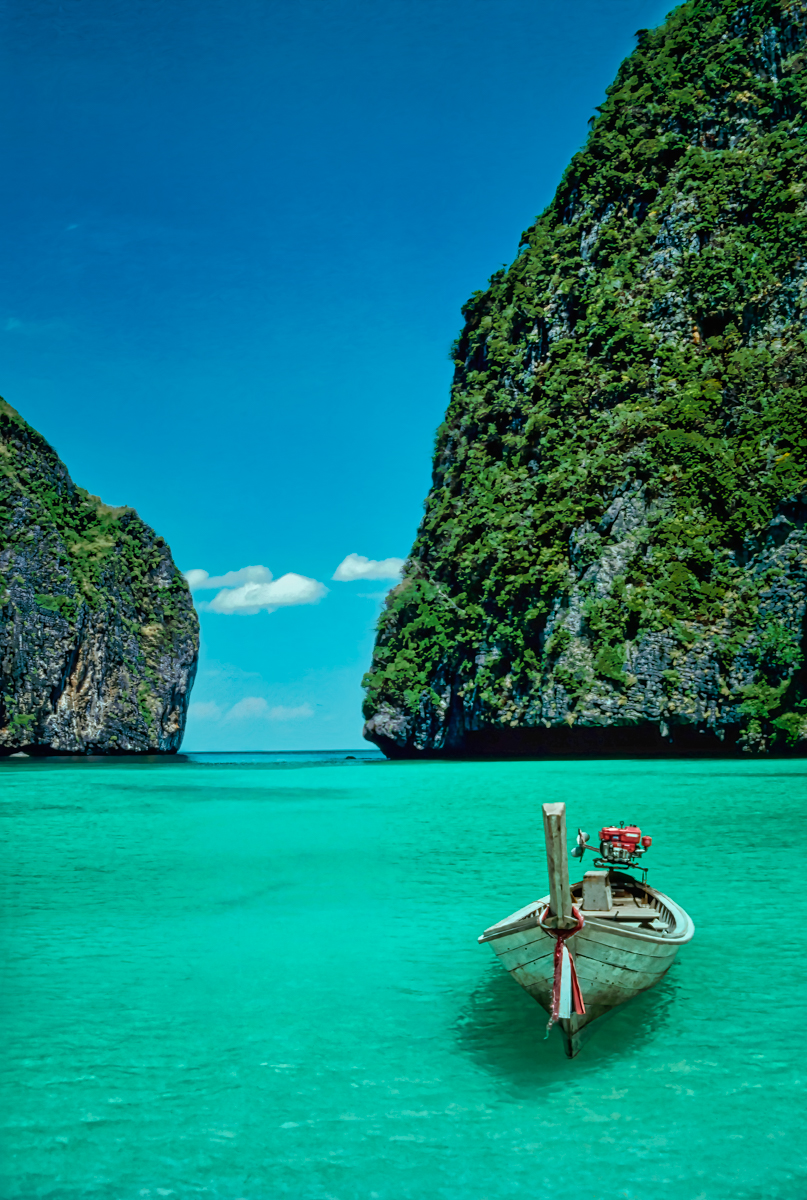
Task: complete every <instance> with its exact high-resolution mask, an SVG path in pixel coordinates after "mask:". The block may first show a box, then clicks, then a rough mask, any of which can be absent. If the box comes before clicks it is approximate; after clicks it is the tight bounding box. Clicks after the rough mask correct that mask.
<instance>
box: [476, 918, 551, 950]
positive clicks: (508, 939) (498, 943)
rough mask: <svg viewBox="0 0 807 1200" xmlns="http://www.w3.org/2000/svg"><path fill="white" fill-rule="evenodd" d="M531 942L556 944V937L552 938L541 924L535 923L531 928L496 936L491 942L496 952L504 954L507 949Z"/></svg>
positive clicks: (492, 948) (491, 946)
mask: <svg viewBox="0 0 807 1200" xmlns="http://www.w3.org/2000/svg"><path fill="white" fill-rule="evenodd" d="M530 942H546V943H547V944H549V945H552V946H554V944H555V942H554V938H551V937H550V936H549V934H548V933H544V931H543V929H541V927H540V926H539V925H533V926H532V928H531V929H520V930H516V931H515V932H514V933H507V934H505V935H504V936H503V937H500V938H496V940H495V941H492V942H490V943H489V945H490V948H491V950H492V951H493V952H494V954H502V953H504V952H505V951H506V950H514V949H515V948H516V946H528V945H529V944H530Z"/></svg>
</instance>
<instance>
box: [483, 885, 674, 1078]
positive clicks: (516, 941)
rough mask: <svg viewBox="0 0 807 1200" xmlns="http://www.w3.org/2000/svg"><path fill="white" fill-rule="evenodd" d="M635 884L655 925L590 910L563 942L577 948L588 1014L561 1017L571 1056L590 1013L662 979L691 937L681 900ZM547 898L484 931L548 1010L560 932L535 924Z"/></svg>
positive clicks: (607, 1008)
mask: <svg viewBox="0 0 807 1200" xmlns="http://www.w3.org/2000/svg"><path fill="white" fill-rule="evenodd" d="M580 886H581V885H579V884H577V885H575V886H574V887H573V888H572V892H573V893H575V892H579V890H580ZM636 886H637V887H641V891H642V892H643V894H644V900H645V902H646V903H648V904H650V905H652V906H653V909H654V910H655V911H656V912H657V914H658V917H657V920H656V921H655V926H656V928H651V927H649V925H648V923H647V922H644V923H640V922H638V921H637V922H629V921H624V922H622V921H616V920H609V919H605V918H599V919H598V918H595V917H591V918H586V924H585V926H584V928H583V929H581V930H580V932H579V933H576V934H575V935H574V936H573V937H571V938H569V939H568V941H567V943H566V944H567V945H568V947H569V949H570V950H571V952H572V954H573V955H574V961H575V966H576V968H577V977H578V979H579V981H580V989H581V992H582V994H583V1001H584V1003H585V1006H586V1012H585V1014H584V1015H583V1016H577V1015H573V1016H572V1017H571V1018H570V1019H568V1020H563V1021H561V1022H560V1025H561V1028H562V1031H563V1034H564V1037H565V1040H566V1053H567V1054H568V1055H569V1057H570V1058H573V1057H574V1055H575V1054H577V1052H578V1051H579V1049H580V1047H581V1046H582V1044H583V1043H584V1042H585V1041H586V1040H587V1039H588V1037H589V1036H590V1032H591V1030H590V1029H588V1028H587V1027H588V1026H590V1025H591V1023H592V1022H593V1021H596V1020H597V1019H598V1018H601V1017H603V1016H605V1015H606V1014H607V1013H609V1012H611V1011H612V1010H613V1009H614V1008H616V1007H617V1006H618V1005H620V1004H624V1003H625V1002H626V1001H628V1000H631V999H632V998H633V997H634V996H636V995H638V993H639V992H644V991H646V990H647V989H648V988H651V987H653V986H654V985H655V984H657V983H658V982H659V980H660V979H663V977H664V975H665V974H666V973H667V971H669V969H670V967H671V966H672V963H673V959H674V958H675V956H676V954H677V953H678V950H679V949H680V947H681V946H683V945H685V944H686V943H687V942H689V941H690V940H691V939H692V935H693V933H694V931H695V927H694V925H693V923H692V920H691V918H690V917H689V916H688V915H687V913H685V912H684V910H683V909H682V908H681V907H680V906H679V905H677V904H675V903H673V901H672V900H670V899H669V897H668V896H665V895H664V894H663V893H662V892H657V891H656V890H655V889H654V888H650V887H647V886H646V885H644V886H642V885H636ZM548 901H549V897H548V896H545V897H544V898H543V899H541V900H538V901H537V902H535V903H533V904H528V905H526V906H525V907H524V908H522V909H519V911H518V912H516V913H513V914H512V915H511V916H509V917H507V918H506V919H505V920H504V921H500V922H499V923H498V924H497V925H492V926H491V927H490V928H489V929H486V930H485V932H484V933H483V934H482V936H481V937H480V939H479V940H480V942H482V941H484V942H489V943H490V946H491V949H492V950H493V951H494V953H495V954H496V955H497V957H498V958H499V960H500V961H501V963H502V966H504V967H505V968H506V969H507V970H508V971H509V972H510V974H511V975H512V976H513V978H514V979H515V980H516V981H517V982H518V983H520V984H521V986H522V987H523V988H524V990H525V991H527V992H529V994H530V995H531V996H532V997H533V998H534V999H535V1000H537V1001H538V1003H539V1004H540V1005H541V1006H542V1007H543V1008H545V1009H546V1010H547V1012H549V1009H550V1006H551V999H552V981H553V977H554V961H553V960H554V950H555V940H554V938H552V937H550V936H549V935H548V934H547V933H544V931H543V930H542V929H541V928H540V927H539V926H538V913H540V912H541V910H542V909H543V908H544V907H545V906H546V904H547V903H548ZM578 902H579V901H578ZM584 1031H585V1032H584Z"/></svg>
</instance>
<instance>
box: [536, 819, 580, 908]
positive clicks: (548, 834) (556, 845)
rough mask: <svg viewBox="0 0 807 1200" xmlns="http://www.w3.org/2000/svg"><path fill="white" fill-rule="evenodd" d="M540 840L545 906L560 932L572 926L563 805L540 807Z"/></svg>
mask: <svg viewBox="0 0 807 1200" xmlns="http://www.w3.org/2000/svg"><path fill="white" fill-rule="evenodd" d="M543 816H544V841H545V843H546V866H547V870H548V872H549V907H550V910H551V912H552V915H553V916H554V917H555V919H556V921H557V927H558V928H560V929H570V928H571V927H572V926H573V925H574V924H575V919H574V917H573V916H572V893H571V889H570V887H569V863H568V858H567V850H566V805H565V804H544V805H543Z"/></svg>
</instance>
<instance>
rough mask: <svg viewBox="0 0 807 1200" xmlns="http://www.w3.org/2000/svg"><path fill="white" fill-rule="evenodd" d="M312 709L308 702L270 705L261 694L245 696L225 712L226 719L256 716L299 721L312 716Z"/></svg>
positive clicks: (242, 719) (241, 719) (233, 719)
mask: <svg viewBox="0 0 807 1200" xmlns="http://www.w3.org/2000/svg"><path fill="white" fill-rule="evenodd" d="M313 715H314V710H313V708H312V707H311V705H310V704H297V705H288V704H274V705H270V704H268V703H267V701H266V700H264V698H263V696H245V697H244V699H243V700H239V701H238V703H237V704H234V705H233V707H232V708H231V709H230V711H229V712H228V713H227V718H226V719H227V720H228V721H245V720H254V719H255V718H256V717H259V718H262V719H263V720H266V721H299V720H303V719H304V718H305V717H313Z"/></svg>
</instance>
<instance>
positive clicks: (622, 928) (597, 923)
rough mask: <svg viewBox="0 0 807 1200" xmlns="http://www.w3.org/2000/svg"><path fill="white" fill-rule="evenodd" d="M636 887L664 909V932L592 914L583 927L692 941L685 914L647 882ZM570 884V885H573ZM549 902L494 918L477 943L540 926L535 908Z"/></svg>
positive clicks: (633, 936) (692, 930)
mask: <svg viewBox="0 0 807 1200" xmlns="http://www.w3.org/2000/svg"><path fill="white" fill-rule="evenodd" d="M635 882H636V883H637V885H638V886H639V887H641V888H642V890H643V891H644V892H645V893H646V894H647V895H648V896H649V897H650V898H651V899H652V900H653V901H654V902H655V904H656V906H657V907H658V908H659V917H660V918H662V919H663V917H664V915H665V914H663V913H662V911H661V909H666V910H667V913H666V915H667V917H668V918H669V919H670V920H671V921H672V922H673V926H672V929H670V930H669V932H668V931H666V930H665V932H664V933H652V932H650V931H649V930H644V929H640V928H637V927H636V925H634V924H629V923H628V921H627V920H626V921H618V920H611V919H609V918H605V919H599V920H598V919H597V918H596V917H586V919H585V920H586V928H587V929H592V930H594V931H596V930H603V931H606V932H608V933H614V934H617V935H619V936H621V937H624V938H627V939H628V940H634V939H635V940H638V941H644V942H656V943H659V944H662V945H665V946H684V945H686V943H687V942H690V941H692V937H693V935H694V933H695V923H694V921H693V920H692V918H691V917H690V915H689V913H688V912H686V910H685V909H683V908H682V907H681V905H680V904H676V903H675V901H674V900H671V899H670V897H669V896H667V895H665V893H664V892H659V891H658V890H657V889H656V888H653V887H650V885H649V884H646V883H645V884H641V883H639V882H638V880H636V881H635ZM577 886H578V885H577V884H574V885H573V887H577ZM548 903H549V896H543V897H541V899H540V900H536V901H535V902H534V903H533V904H525V905H524V907H523V908H519V909H517V910H516V912H514V913H511V915H510V916H509V917H505V918H504V920H503V921H498V922H497V923H496V924H495V925H490V926H488V928H487V929H486V930H485V931H484V933H482V935H481V937H479V938H478V939H477V941H478V942H480V943H481V944H484V943H486V942H493V941H496V940H498V939H499V938H501V937H507V936H508V934H512V933H522V932H524V931H525V930H528V929H535V928H540V925H539V922H538V915H537V910H538V909H539V908H540V907H541V906H543V905H546V904H548Z"/></svg>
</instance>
